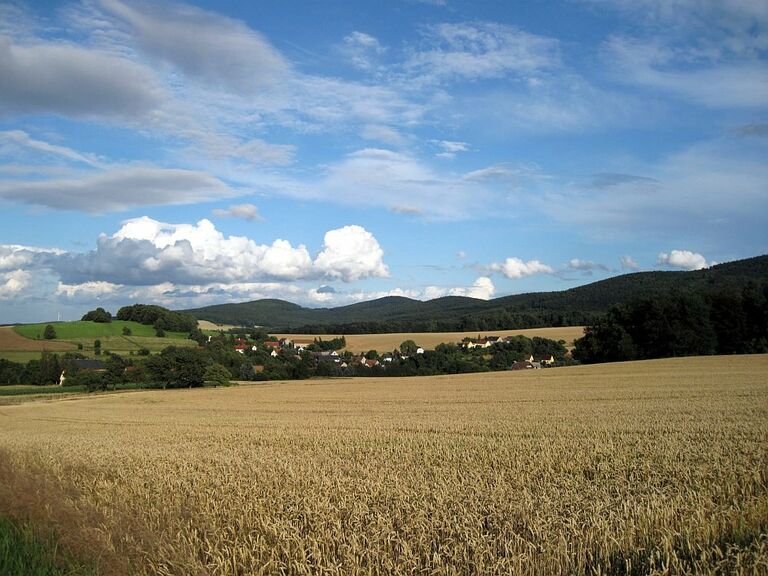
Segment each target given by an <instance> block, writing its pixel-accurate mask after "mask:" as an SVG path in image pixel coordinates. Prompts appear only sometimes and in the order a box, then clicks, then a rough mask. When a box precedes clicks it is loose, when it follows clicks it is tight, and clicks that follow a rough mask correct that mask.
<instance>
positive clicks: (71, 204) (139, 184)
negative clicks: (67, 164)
mask: <svg viewBox="0 0 768 576" xmlns="http://www.w3.org/2000/svg"><path fill="white" fill-rule="evenodd" d="M239 194H241V192H239V191H237V190H235V189H233V188H231V187H230V186H228V185H227V184H225V183H224V182H223V181H221V180H219V179H218V178H216V177H215V176H212V175H210V174H207V173H205V172H199V171H194V170H180V169H171V168H156V167H144V166H136V167H134V166H125V167H116V168H110V169H107V170H104V171H102V172H97V173H89V174H87V175H82V176H81V177H79V178H68V179H50V180H40V181H27V182H21V181H0V198H6V199H8V200H14V201H17V202H22V203H24V204H31V205H35V206H45V207H47V208H55V209H60V210H81V211H83V212H91V213H103V212H115V211H121V210H128V209H129V208H135V207H138V206H152V205H162V204H191V203H195V202H204V201H210V200H216V199H220V198H228V197H233V196H237V195H239Z"/></svg>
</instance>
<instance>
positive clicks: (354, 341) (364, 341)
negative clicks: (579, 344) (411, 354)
mask: <svg viewBox="0 0 768 576" xmlns="http://www.w3.org/2000/svg"><path fill="white" fill-rule="evenodd" d="M521 334H522V335H523V336H527V337H528V338H533V337H534V336H539V337H541V338H549V339H551V340H565V345H566V347H569V348H570V347H573V341H574V340H576V339H577V338H581V337H582V336H584V326H564V327H560V328H526V329H524V330H492V331H490V332H487V333H480V334H478V333H477V332H400V333H394V334H351V335H347V336H345V338H346V339H347V350H351V351H352V352H357V353H361V352H367V351H368V350H377V351H378V352H389V351H391V350H395V349H396V348H398V347H399V346H400V344H401V343H402V342H404V341H405V340H413V341H414V342H416V344H418V345H419V346H421V347H423V348H426V349H427V350H432V349H434V348H435V346H437V345H438V344H443V343H458V342H461V340H462V339H463V338H476V337H477V336H478V335H480V336H501V337H502V338H504V337H506V336H518V335H521ZM275 336H277V337H278V338H283V337H285V338H290V339H291V340H313V339H315V338H322V339H323V340H331V339H332V338H337V337H339V336H341V334H336V335H333V334H276V335H275Z"/></svg>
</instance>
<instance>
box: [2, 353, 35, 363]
mask: <svg viewBox="0 0 768 576" xmlns="http://www.w3.org/2000/svg"><path fill="white" fill-rule="evenodd" d="M41 354H42V351H40V350H29V351H20V350H0V358H2V359H3V360H9V361H11V362H18V363H19V364H26V363H27V362H29V361H30V360H39V359H40V355H41Z"/></svg>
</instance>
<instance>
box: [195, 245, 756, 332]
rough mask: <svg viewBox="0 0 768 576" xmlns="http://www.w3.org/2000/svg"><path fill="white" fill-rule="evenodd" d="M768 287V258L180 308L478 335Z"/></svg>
mask: <svg viewBox="0 0 768 576" xmlns="http://www.w3.org/2000/svg"><path fill="white" fill-rule="evenodd" d="M748 282H760V283H762V282H768V255H766V256H757V257H755V258H749V259H746V260H737V261H734V262H727V263H725V264H719V265H717V266H713V267H711V268H707V269H705V270H696V271H691V272H659V271H656V272H635V273H632V274H624V275H622V276H616V277H614V278H608V279H606V280H601V281H599V282H594V283H592V284H587V285H585V286H579V287H577V288H571V289H570V290H563V291H559V292H534V293H528V294H516V295H513V296H504V297H501V298H494V299H492V300H477V299H474V298H466V297H459V296H446V297H443V298H437V299H435V300H429V301H427V302H422V301H419V300H412V299H410V298H404V297H400V296H388V297H385V298H379V299H377V300H370V301H367V302H360V303H358V304H350V305H348V306H340V307H337V308H304V307H302V306H299V305H297V304H292V303H290V302H286V301H284V300H277V299H266V300H256V301H253V302H243V303H240V304H221V305H216V306H206V307H204V308H196V309H192V310H185V312H188V313H190V314H192V315H194V316H195V317H197V318H198V319H200V320H209V321H211V322H216V323H219V324H235V325H242V326H265V327H267V328H270V329H275V330H278V329H279V330H281V331H291V330H296V329H302V330H304V331H308V332H314V333H318V332H323V331H328V332H338V333H342V332H345V333H348V334H349V333H355V332H357V333H363V332H396V331H422V332H430V331H445V330H477V329H480V330H483V329H499V328H509V329H514V328H528V327H538V326H564V325H582V324H587V323H589V322H590V321H592V320H593V319H594V318H595V317H597V316H599V315H601V314H603V313H605V312H606V311H607V310H608V309H609V308H610V307H611V306H613V305H616V304H621V303H624V302H627V301H629V300H632V299H634V298H639V297H644V296H650V295H653V294H658V293H669V292H671V291H686V292H690V291H693V292H698V293H702V294H704V293H708V292H712V291H716V290H723V289H728V288H733V289H740V288H741V287H742V286H744V285H745V284H747V283H748Z"/></svg>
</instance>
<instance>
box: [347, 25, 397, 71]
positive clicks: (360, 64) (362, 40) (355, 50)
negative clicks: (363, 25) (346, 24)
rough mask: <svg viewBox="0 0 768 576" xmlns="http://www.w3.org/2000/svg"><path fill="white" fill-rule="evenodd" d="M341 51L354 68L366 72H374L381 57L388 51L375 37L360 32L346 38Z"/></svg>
mask: <svg viewBox="0 0 768 576" xmlns="http://www.w3.org/2000/svg"><path fill="white" fill-rule="evenodd" d="M340 49H341V52H342V54H344V56H346V58H347V59H348V60H349V61H350V63H351V64H352V66H354V67H355V68H357V69H359V70H363V71H366V72H370V71H372V70H374V69H375V68H376V66H377V65H378V59H379V57H380V56H381V55H382V54H384V53H385V52H386V51H387V49H386V48H385V47H384V46H382V45H381V43H380V42H379V41H378V40H377V39H376V38H375V37H373V36H371V35H370V34H366V33H365V32H358V31H354V32H352V33H351V34H349V35H348V36H345V37H344V42H343V45H342V46H341V48H340Z"/></svg>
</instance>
